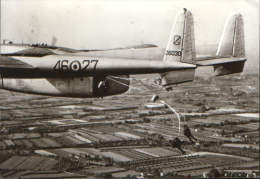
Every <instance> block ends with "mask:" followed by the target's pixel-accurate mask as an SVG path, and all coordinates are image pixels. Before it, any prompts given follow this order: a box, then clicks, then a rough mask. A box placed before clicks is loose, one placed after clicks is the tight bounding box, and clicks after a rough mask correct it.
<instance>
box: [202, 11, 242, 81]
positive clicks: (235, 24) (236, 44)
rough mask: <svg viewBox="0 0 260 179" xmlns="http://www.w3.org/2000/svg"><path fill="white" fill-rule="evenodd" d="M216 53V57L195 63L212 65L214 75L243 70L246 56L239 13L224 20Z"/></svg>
mask: <svg viewBox="0 0 260 179" xmlns="http://www.w3.org/2000/svg"><path fill="white" fill-rule="evenodd" d="M216 55H217V58H215V59H209V60H205V61H198V62H197V65H199V66H213V67H214V74H215V75H216V76H222V75H229V74H233V73H240V72H243V69H244V65H245V62H246V58H245V42H244V23H243V17H242V15H241V14H234V15H232V16H231V17H230V18H228V20H227V21H226V25H225V27H224V31H223V33H222V36H221V39H220V42H219V46H218V50H217V53H216Z"/></svg>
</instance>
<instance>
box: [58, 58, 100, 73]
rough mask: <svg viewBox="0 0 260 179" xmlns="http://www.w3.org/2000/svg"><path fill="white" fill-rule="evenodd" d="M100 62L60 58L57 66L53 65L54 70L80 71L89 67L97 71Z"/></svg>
mask: <svg viewBox="0 0 260 179" xmlns="http://www.w3.org/2000/svg"><path fill="white" fill-rule="evenodd" d="M97 64H98V60H81V61H79V60H73V61H69V60H58V61H57V63H56V64H55V66H54V67H53V69H54V71H59V72H66V71H73V72H80V71H87V70H88V69H92V70H93V72H95V70H96V67H97Z"/></svg>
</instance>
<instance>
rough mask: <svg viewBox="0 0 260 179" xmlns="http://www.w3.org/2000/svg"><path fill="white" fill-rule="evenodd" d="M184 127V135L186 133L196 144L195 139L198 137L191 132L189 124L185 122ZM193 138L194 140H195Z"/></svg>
mask: <svg viewBox="0 0 260 179" xmlns="http://www.w3.org/2000/svg"><path fill="white" fill-rule="evenodd" d="M183 127H184V135H185V136H186V137H188V139H189V140H190V142H191V143H193V144H195V141H197V140H198V139H196V138H195V137H194V136H193V135H192V133H191V131H190V128H189V127H188V125H186V124H185V125H184V126H183ZM193 140H194V141H193Z"/></svg>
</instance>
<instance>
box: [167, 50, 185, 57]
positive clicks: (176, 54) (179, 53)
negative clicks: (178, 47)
mask: <svg viewBox="0 0 260 179" xmlns="http://www.w3.org/2000/svg"><path fill="white" fill-rule="evenodd" d="M166 55H169V56H181V55H182V53H181V51H175V50H167V52H166Z"/></svg>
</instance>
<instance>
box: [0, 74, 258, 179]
mask: <svg viewBox="0 0 260 179" xmlns="http://www.w3.org/2000/svg"><path fill="white" fill-rule="evenodd" d="M138 78H139V80H142V83H149V84H150V83H151V82H152V81H153V79H151V78H147V76H141V77H138ZM142 83H139V82H138V81H132V84H133V85H132V86H131V87H130V90H129V91H128V92H127V93H125V94H122V95H117V96H111V97H105V98H103V99H78V98H55V97H47V96H37V95H25V94H20V93H14V92H12V93H11V92H7V91H4V90H1V91H0V99H1V105H0V133H1V135H0V138H1V140H0V177H4V178H19V177H21V178H34V179H35V178H41V177H43V176H44V177H47V178H48V177H49V178H54V177H56V176H57V177H58V176H61V177H64V178H66V176H67V177H74V178H82V177H85V176H94V177H97V178H99V177H108V176H114V177H119V176H120V177H129V176H131V175H135V176H136V175H140V173H143V174H144V175H145V176H153V177H155V176H160V175H161V174H163V175H164V176H169V177H187V176H192V177H202V175H203V173H204V174H205V173H207V172H209V171H211V170H212V169H216V168H217V169H218V170H219V171H221V172H222V173H221V174H222V175H223V176H224V175H225V171H227V172H230V171H232V170H236V172H237V170H239V169H241V170H242V169H243V170H248V171H251V172H256V173H257V172H258V176H259V162H258V160H259V147H258V146H259V86H258V76H257V75H238V76H237V75H234V76H232V75H231V76H229V77H226V76H225V77H218V78H216V79H211V78H209V79H202V78H197V79H196V80H195V81H194V82H193V83H187V84H182V85H178V86H174V87H173V90H172V91H163V90H162V89H160V88H158V87H154V86H152V87H151V88H150V89H148V88H147V87H146V86H144V85H142ZM154 94H157V95H159V97H160V99H161V100H164V101H165V102H166V103H167V104H169V105H170V106H172V107H173V108H174V109H175V110H176V111H177V112H178V113H179V114H180V115H181V123H180V129H181V130H180V131H179V122H178V119H177V117H176V116H175V115H174V114H172V112H171V111H170V110H169V109H168V108H161V106H160V105H159V106H160V108H147V105H146V104H148V103H151V102H150V99H151V97H152V96H153V95H154ZM184 124H186V125H188V126H189V128H190V130H191V133H192V134H193V135H194V137H195V138H196V139H197V140H198V141H196V144H193V143H191V142H190V140H189V139H188V138H187V137H186V136H185V135H184V133H183V126H184ZM176 137H178V138H179V139H180V140H181V141H182V145H181V148H182V150H183V151H184V152H185V154H183V152H182V151H181V150H180V149H178V148H176V147H174V146H173V145H172V143H171V141H172V140H173V139H175V138H176ZM242 164H243V165H242ZM241 172H242V171H241Z"/></svg>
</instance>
